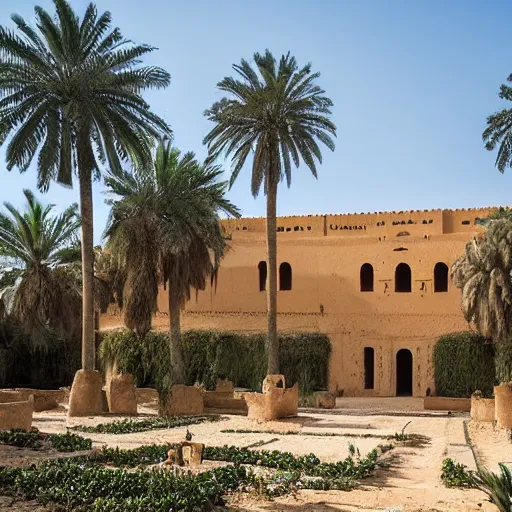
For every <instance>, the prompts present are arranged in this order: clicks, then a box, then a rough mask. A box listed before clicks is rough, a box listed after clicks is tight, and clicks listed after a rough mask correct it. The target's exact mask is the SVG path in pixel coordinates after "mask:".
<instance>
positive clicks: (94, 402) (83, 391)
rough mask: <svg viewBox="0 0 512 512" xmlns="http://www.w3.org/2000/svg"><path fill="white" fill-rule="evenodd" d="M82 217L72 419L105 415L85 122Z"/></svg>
mask: <svg viewBox="0 0 512 512" xmlns="http://www.w3.org/2000/svg"><path fill="white" fill-rule="evenodd" d="M77 139H78V140H77V160H78V180H79V184H80V217H81V222H82V369H81V370H79V371H78V372H77V373H76V375H75V378H74V380H73V385H72V386H71V393H70V395H69V410H68V415H69V416H92V415H97V414H101V413H102V411H103V402H102V390H101V389H102V377H101V374H100V372H98V371H96V370H95V367H96V341H95V331H94V324H95V317H94V237H93V206H92V171H93V165H94V154H93V152H92V148H91V142H90V129H89V125H88V124H87V123H84V122H82V124H81V126H80V128H79V130H78V137H77Z"/></svg>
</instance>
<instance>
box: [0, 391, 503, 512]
mask: <svg viewBox="0 0 512 512" xmlns="http://www.w3.org/2000/svg"><path fill="white" fill-rule="evenodd" d="M142 412H143V413H145V414H151V413H152V410H151V409H143V410H142ZM115 419H118V418H115V417H101V418H99V417H94V418H74V419H73V420H70V421H69V422H67V418H66V416H65V414H63V413H56V412H47V413H37V414H35V415H34V426H35V427H37V428H39V429H40V430H42V431H44V432H64V431H65V430H66V427H67V426H71V425H77V424H82V425H95V424H98V423H105V422H107V421H114V420H115ZM409 421H410V424H409V425H408V426H407V428H406V433H410V434H420V435H423V436H426V437H428V438H429V443H428V444H426V445H425V446H422V447H404V446H397V447H396V448H395V449H394V450H393V451H392V452H391V453H392V454H393V461H392V464H391V467H390V468H387V469H380V470H379V471H378V472H377V474H376V476H375V477H374V478H372V479H369V480H365V481H364V486H362V487H360V488H358V489H356V490H353V491H350V492H342V491H332V492H319V491H301V492H299V493H298V495H297V496H287V497H283V498H279V499H276V500H274V501H265V500H260V499H255V498H254V497H248V496H234V497H232V498H230V504H229V506H230V510H232V511H243V510H247V511H254V512H256V511H261V512H263V511H267V510H276V511H283V512H299V511H304V512H306V511H311V512H313V511H314V512H317V511H318V512H328V511H345V512H349V511H350V512H351V511H358V512H364V511H382V510H387V511H388V512H390V511H393V512H402V511H404V512H405V511H411V512H412V511H414V512H420V511H422V512H427V511H429V512H434V511H437V512H449V511H477V510H479V511H484V512H491V511H493V512H494V511H496V510H497V509H495V508H494V507H493V506H492V505H490V504H489V503H487V502H486V500H485V496H484V495H483V493H481V492H479V491H476V490H458V489H447V488H445V487H444V486H443V485H442V484H441V482H440V479H439V477H440V466H441V462H442V460H443V459H444V458H445V457H452V458H453V459H455V460H456V461H458V462H463V463H464V464H466V465H467V466H468V467H469V468H470V469H475V468H476V463H475V460H474V457H473V452H472V450H471V446H470V445H469V444H468V440H469V442H470V443H471V444H472V445H473V447H474V450H475V453H476V456H477V459H478V460H479V462H480V463H481V464H484V465H486V466H488V467H489V468H491V469H496V468H497V464H498V462H505V463H510V462H511V461H512V444H511V443H510V442H509V440H508V439H507V436H506V433H501V432H495V431H494V429H493V427H492V425H485V424H477V425H475V424H472V423H471V422H470V421H469V417H468V415H462V414H459V415H448V414H446V413H425V411H423V408H422V400H421V399H419V400H417V399H411V398H408V399H407V398H389V399H382V398H379V399H368V398H341V399H338V401H337V408H336V409H335V410H333V411H326V412H323V413H320V412H319V411H314V412H313V411H309V410H308V411H306V412H301V413H300V415H299V417H298V418H294V419H288V420H283V421H276V422H270V423H257V422H255V421H251V420H248V419H247V418H246V417H243V416H223V419H222V421H220V422H216V423H205V424H201V425H193V426H190V427H189V430H190V432H192V433H193V434H194V441H198V442H203V443H205V444H207V445H210V446H215V445H216V446H219V445H224V444H228V445H236V446H246V447H250V446H251V445H254V444H255V443H261V442H263V443H265V444H264V445H263V446H260V447H258V448H256V449H269V450H271V449H277V450H287V451H291V452H293V453H295V454H297V455H303V454H308V453H315V454H316V455H317V456H318V457H320V458H321V459H322V460H324V461H335V460H339V459H342V458H344V457H346V456H347V454H348V446H349V444H350V443H352V444H353V445H354V446H355V447H357V448H358V449H359V451H360V452H361V454H362V455H365V454H366V453H367V452H368V451H370V450H371V449H372V448H374V447H376V446H377V445H379V444H381V443H382V444H384V443H387V442H389V441H387V440H386V439H384V438H385V437H386V436H392V435H393V434H395V433H396V432H400V431H401V430H402V428H403V427H404V425H405V424H406V423H407V422H409ZM465 424H466V427H465ZM465 428H466V431H467V434H466V432H465ZM224 429H245V430H259V431H264V432H262V433H250V434H236V433H223V432H221V430H224ZM269 431H271V432H269ZM287 431H294V432H297V434H298V435H283V434H280V432H287ZM327 432H333V433H336V434H341V436H336V437H320V436H314V435H305V433H308V434H318V433H327ZM185 433H186V428H176V429H171V430H153V431H147V432H140V433H133V434H122V435H112V434H84V435H86V436H88V437H90V438H91V439H93V441H94V443H95V445H96V446H102V445H108V446H119V447H121V448H134V447H136V446H139V445H141V444H150V443H158V444H161V443H167V442H175V441H180V440H183V439H184V436H185ZM347 434H350V437H349V436H348V435H347ZM343 436H345V437H343ZM352 436H359V437H352ZM19 455H22V453H19V454H18V455H16V450H15V449H14V450H11V449H7V450H3V451H0V463H1V462H2V459H3V460H4V463H5V462H7V460H8V459H9V460H13V457H16V456H18V457H19ZM18 505H20V506H19V507H18ZM30 506H31V507H32V508H30ZM9 507H10V508H9ZM23 507H25V508H23ZM7 510H21V511H25V510H27V511H28V510H31V511H37V512H40V511H42V510H48V509H42V508H40V507H37V505H35V504H27V503H24V504H14V505H13V504H10V502H9V503H7V502H6V501H5V500H4V501H2V500H1V499H0V511H1V512H4V511H7Z"/></svg>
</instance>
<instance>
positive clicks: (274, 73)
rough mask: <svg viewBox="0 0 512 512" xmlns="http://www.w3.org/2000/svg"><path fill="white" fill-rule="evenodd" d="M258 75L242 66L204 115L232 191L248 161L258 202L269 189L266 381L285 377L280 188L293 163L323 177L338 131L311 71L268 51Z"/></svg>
mask: <svg viewBox="0 0 512 512" xmlns="http://www.w3.org/2000/svg"><path fill="white" fill-rule="evenodd" d="M254 63H255V65H256V68H253V67H252V66H251V64H250V63H249V62H247V61H246V60H242V61H241V62H240V64H238V65H237V64H235V65H233V69H234V70H235V72H236V77H235V78H232V77H226V78H224V79H223V80H222V81H220V82H219V83H218V84H217V87H218V88H219V89H220V90H221V91H222V92H224V93H226V94H227V96H226V97H224V98H222V99H221V100H220V101H219V102H217V103H215V104H214V105H213V106H212V107H211V108H210V109H209V110H207V111H206V112H205V115H206V116H207V118H208V119H209V120H210V121H212V122H213V123H215V126H214V127H213V128H212V130H211V131H210V132H209V133H208V135H207V136H206V137H205V139H204V142H205V144H207V146H208V148H209V151H210V158H211V159H215V158H217V157H219V156H220V155H222V154H224V155H225V156H226V157H229V158H231V162H232V174H231V181H230V185H232V184H233V183H234V182H235V180H236V179H237V177H238V175H239V174H240V171H241V170H242V168H243V166H244V164H245V163H246V161H247V159H248V157H249V155H253V159H252V182H251V192H252V194H253V196H255V197H256V196H257V195H258V194H259V192H260V190H261V187H262V185H263V191H264V193H265V194H266V196H267V279H268V286H267V287H266V289H267V312H268V374H276V373H279V346H278V338H277V234H276V205H277V187H278V184H279V182H280V181H282V180H283V179H284V178H286V183H287V185H288V187H289V186H290V185H291V179H292V163H293V165H295V167H299V164H300V161H301V159H302V160H303V161H304V163H305V164H306V165H307V166H308V167H309V169H310V170H311V172H312V174H313V176H314V177H315V178H316V177H317V162H319V163H321V162H322V153H321V151H320V148H319V146H318V142H317V141H320V142H321V143H323V144H325V145H326V146H327V147H328V148H329V149H330V150H331V151H334V142H333V139H332V136H335V135H336V126H335V125H334V123H333V122H332V121H331V120H330V119H329V116H330V114H331V107H332V105H333V103H332V101H331V100H330V99H329V98H328V97H326V96H325V91H323V90H322V89H321V88H320V87H319V86H318V85H316V80H317V78H319V76H320V73H312V72H311V65H310V64H307V65H306V66H304V67H302V68H299V66H298V65H297V61H296V60H295V58H294V57H292V56H290V54H289V53H288V54H287V55H283V56H282V57H281V59H280V60H279V63H278V62H277V61H276V59H275V58H274V56H273V55H272V54H271V53H270V52H269V51H268V50H267V51H266V52H265V53H264V54H263V55H261V54H259V53H256V54H254Z"/></svg>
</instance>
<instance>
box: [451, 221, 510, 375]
mask: <svg viewBox="0 0 512 512" xmlns="http://www.w3.org/2000/svg"><path fill="white" fill-rule="evenodd" d="M511 273H512V222H510V221H509V220H506V219H501V220H495V221H494V222H492V223H491V224H490V225H489V228H488V229H487V231H485V232H484V233H482V234H481V235H480V236H478V237H476V238H474V239H473V240H472V241H470V242H468V243H467V244H466V249H465V254H464V255H463V256H461V257H460V258H458V259H457V260H456V261H455V262H454V263H453V265H452V267H451V269H450V275H451V279H452V281H453V283H454V284H455V286H457V288H460V289H461V291H462V301H461V305H462V312H463V314H464V317H465V318H466V320H467V321H468V322H471V323H473V324H474V325H475V327H476V328H477V330H478V331H479V332H480V333H481V334H482V335H483V336H485V337H487V338H492V339H493V341H494V342H495V344H496V376H497V378H498V380H499V381H500V382H502V383H503V382H509V381H511V380H512V280H511Z"/></svg>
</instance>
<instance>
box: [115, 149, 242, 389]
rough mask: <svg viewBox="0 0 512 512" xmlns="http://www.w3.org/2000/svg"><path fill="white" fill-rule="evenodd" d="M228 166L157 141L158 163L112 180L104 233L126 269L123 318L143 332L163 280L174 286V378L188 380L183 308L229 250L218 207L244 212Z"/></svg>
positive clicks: (171, 304) (171, 311)
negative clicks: (224, 178)
mask: <svg viewBox="0 0 512 512" xmlns="http://www.w3.org/2000/svg"><path fill="white" fill-rule="evenodd" d="M221 174H222V170H221V169H220V168H219V167H218V166H214V165H201V164H199V163H198V162H197V160H196V159H195V155H194V153H186V154H185V155H183V156H182V155H181V153H180V151H179V150H178V149H176V148H173V147H172V146H171V144H170V142H168V141H167V142H165V141H162V142H160V144H159V145H158V148H157V151H156V154H155V159H154V163H153V165H151V166H150V167H145V168H140V169H136V170H135V172H133V173H128V172H120V173H116V174H113V175H112V176H111V177H109V178H108V179H107V180H106V183H107V185H108V186H109V189H110V191H111V193H112V194H113V195H114V199H113V200H111V201H110V203H111V205H112V210H111V214H110V218H109V223H108V226H107V230H106V233H105V236H106V237H107V239H108V242H107V247H108V248H109V250H111V251H112V255H113V256H114V257H115V258H116V260H117V264H118V266H119V267H120V268H122V269H123V270H124V273H125V284H124V293H123V295H124V296H123V309H124V321H125V324H126V326H127V327H128V328H130V329H132V330H134V331H135V332H137V333H138V334H139V335H144V334H146V333H147V332H148V331H149V329H150V328H151V318H152V315H153V313H154V312H155V311H156V307H157V295H158V286H159V284H162V283H163V284H168V286H169V318H170V349H171V364H172V383H173V384H184V383H185V368H184V364H183V357H182V348H181V329H180V311H181V309H182V307H183V306H184V303H185V301H186V300H188V299H189V298H190V289H191V288H195V289H197V290H200V289H204V288H205V286H206V280H207V278H208V277H209V276H210V277H212V278H213V279H214V278H215V276H216V272H217V268H218V266H219V262H220V260H221V258H222V257H223V255H224V252H225V250H226V240H225V237H224V235H223V233H222V229H221V226H220V223H219V217H218V212H219V211H222V212H224V213H227V214H228V215H234V216H239V213H238V209H237V208H236V207H235V206H234V205H233V204H231V203H230V202H229V201H228V200H227V199H226V198H225V192H226V188H227V183H226V182H220V181H218V178H219V177H220V175H221Z"/></svg>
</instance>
